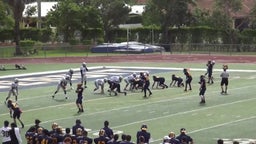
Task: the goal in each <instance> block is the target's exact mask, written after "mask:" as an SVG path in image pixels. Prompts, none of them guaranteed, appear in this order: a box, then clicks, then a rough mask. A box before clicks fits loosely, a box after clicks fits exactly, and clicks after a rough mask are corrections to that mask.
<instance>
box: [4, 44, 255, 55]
mask: <svg viewBox="0 0 256 144" xmlns="http://www.w3.org/2000/svg"><path fill="white" fill-rule="evenodd" d="M21 51H22V55H19V56H17V55H15V53H16V51H15V46H14V45H9V46H0V58H12V57H40V58H47V57H71V56H97V55H104V56H108V55H118V54H151V53H155V54H209V55H213V54H224V55H239V54H241V55H255V54H256V45H249V44H247V45H245V44H154V45H149V44H137V43H129V42H128V43H122V45H120V44H112V43H111V44H102V45H97V46H95V45H69V44H47V45H35V46H33V47H31V46H30V47H21Z"/></svg>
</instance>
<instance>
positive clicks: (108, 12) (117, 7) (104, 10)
mask: <svg viewBox="0 0 256 144" xmlns="http://www.w3.org/2000/svg"><path fill="white" fill-rule="evenodd" d="M91 3H92V4H93V5H94V6H95V7H96V8H99V11H100V15H101V18H102V22H103V30H104V33H105V35H104V39H105V41H106V42H111V41H112V40H111V39H110V35H111V33H110V32H111V30H112V29H114V28H117V27H118V25H119V24H123V23H125V21H126V20H127V19H128V16H129V12H130V11H131V10H130V8H129V7H127V6H126V5H125V3H124V2H122V1H120V0H92V1H91Z"/></svg>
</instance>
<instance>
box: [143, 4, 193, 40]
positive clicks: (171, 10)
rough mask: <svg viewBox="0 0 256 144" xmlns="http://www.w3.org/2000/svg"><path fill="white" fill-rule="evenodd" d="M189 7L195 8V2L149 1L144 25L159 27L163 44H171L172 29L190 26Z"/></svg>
mask: <svg viewBox="0 0 256 144" xmlns="http://www.w3.org/2000/svg"><path fill="white" fill-rule="evenodd" d="M189 5H191V6H194V5H195V3H194V1H193V0H171V1H170V0H149V2H148V4H147V6H146V9H145V12H144V14H143V24H144V25H152V24H155V25H158V26H160V27H161V31H162V38H161V42H162V43H166V44H168V43H170V35H169V33H168V31H169V28H170V27H174V26H176V27H181V26H184V25H190V22H191V20H192V15H191V13H190V11H189Z"/></svg>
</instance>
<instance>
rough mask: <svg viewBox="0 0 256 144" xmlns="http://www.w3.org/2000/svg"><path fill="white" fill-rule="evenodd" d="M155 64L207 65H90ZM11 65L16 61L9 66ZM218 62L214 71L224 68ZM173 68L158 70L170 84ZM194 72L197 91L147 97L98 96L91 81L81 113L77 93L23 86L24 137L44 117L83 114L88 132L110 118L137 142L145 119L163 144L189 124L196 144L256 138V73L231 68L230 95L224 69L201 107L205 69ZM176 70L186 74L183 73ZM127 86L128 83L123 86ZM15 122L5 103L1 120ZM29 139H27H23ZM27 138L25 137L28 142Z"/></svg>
mask: <svg viewBox="0 0 256 144" xmlns="http://www.w3.org/2000/svg"><path fill="white" fill-rule="evenodd" d="M102 65H116V66H118V65H119V66H122V65H123V66H127V65H129V66H141V65H143V66H152V67H180V68H183V67H190V68H203V69H204V68H205V64H204V63H201V64H200V63H197V64H195V63H188V64H182V66H181V65H180V64H179V63H176V64H169V63H161V64H158V63H113V64H105V63H101V64H89V67H90V66H102ZM8 66H10V67H11V65H8ZM79 66H80V64H70V65H68V66H67V64H58V65H56V64H55V65H54V64H40V65H33V64H31V65H28V67H29V69H28V70H27V71H8V72H4V71H1V73H0V74H1V76H3V75H9V74H15V73H30V72H37V71H38V72H39V71H47V70H58V69H69V68H70V67H73V68H76V67H77V68H78V67H79ZM220 68H221V64H216V66H215V69H220ZM229 68H230V69H247V70H248V69H255V64H229ZM172 73H173V72H168V73H164V72H162V73H159V74H158V75H160V76H164V77H165V78H166V81H167V84H169V83H170V77H171V74H172ZM191 73H192V75H193V82H192V87H193V91H191V92H183V88H177V87H171V88H168V89H164V90H162V89H153V96H152V97H151V98H149V99H143V98H142V96H143V94H142V93H140V92H134V93H131V92H129V93H128V95H127V96H123V95H119V96H108V95H107V94H106V95H97V94H93V92H92V91H93V88H94V84H93V82H88V87H89V88H88V89H86V90H85V92H84V95H85V98H84V105H85V112H84V113H83V114H80V115H78V114H77V113H76V112H77V109H76V106H75V99H76V94H75V93H74V91H69V92H68V93H69V95H70V99H69V100H63V96H62V92H61V91H60V92H59V93H58V94H57V95H56V99H57V100H52V99H51V97H50V96H51V95H52V94H53V92H54V91H55V88H56V86H44V87H39V88H30V89H21V90H20V100H19V104H20V106H21V108H22V110H23V111H24V112H23V114H22V120H23V121H24V123H25V128H24V129H22V135H23V136H24V133H25V131H26V130H27V129H28V128H29V127H30V126H31V125H33V123H34V119H36V118H39V119H40V120H41V121H42V123H41V124H42V126H43V127H45V128H47V129H50V127H51V124H52V123H53V122H57V123H58V124H59V125H60V126H62V127H63V128H66V127H71V126H72V125H74V123H75V120H76V119H77V118H80V119H81V120H82V124H83V125H84V126H85V127H86V128H90V129H92V131H90V132H89V136H90V137H92V138H94V137H95V136H94V135H93V133H95V132H97V131H98V130H99V129H100V128H101V127H103V122H104V121H105V120H109V121H110V127H112V128H113V129H114V130H120V131H123V132H124V133H126V134H130V135H131V136H132V140H133V141H135V137H136V132H137V130H139V129H140V126H141V125H142V124H143V123H146V124H147V125H148V131H150V132H151V135H152V143H153V144H158V143H160V142H161V141H162V138H163V137H164V136H165V135H168V133H169V132H170V131H174V132H175V133H176V135H177V134H179V129H180V128H181V127H185V128H186V129H187V131H188V134H189V135H190V136H191V137H192V138H193V139H194V141H195V143H197V144H206V143H207V144H215V143H216V141H217V139H218V138H227V139H235V138H254V139H255V138H256V137H255V134H254V133H255V127H254V126H253V125H254V122H255V120H256V115H255V111H256V107H255V103H256V98H255V93H256V85H255V78H256V73H255V72H251V73H250V72H246V73H245V72H230V75H231V77H230V86H229V91H228V92H229V95H220V93H219V92H220V86H219V84H220V78H219V74H220V72H218V71H216V72H214V77H215V83H214V84H213V85H209V86H207V91H206V105H199V104H198V102H199V97H198V92H199V91H198V88H199V84H198V81H199V76H200V75H201V74H202V73H204V72H202V71H191ZM175 74H177V75H179V76H182V77H183V74H182V72H181V71H177V72H175ZM122 86H123V85H122ZM0 95H1V97H0V101H1V102H3V101H4V99H5V96H6V95H7V91H4V92H0ZM6 119H7V120H10V121H11V119H10V117H9V114H8V110H7V108H6V107H5V106H4V105H3V104H2V105H0V122H2V123H3V121H4V120H6ZM23 138H24V137H23ZM24 141H25V140H24Z"/></svg>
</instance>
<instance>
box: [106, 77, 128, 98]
mask: <svg viewBox="0 0 256 144" xmlns="http://www.w3.org/2000/svg"><path fill="white" fill-rule="evenodd" d="M122 80H123V77H122V76H112V77H110V78H109V80H108V84H109V88H110V89H109V90H108V92H109V95H111V93H112V92H114V93H115V95H117V92H118V93H123V94H124V95H126V94H127V93H126V92H121V89H120V87H121V86H120V83H121V82H122ZM115 89H116V90H115Z"/></svg>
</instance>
